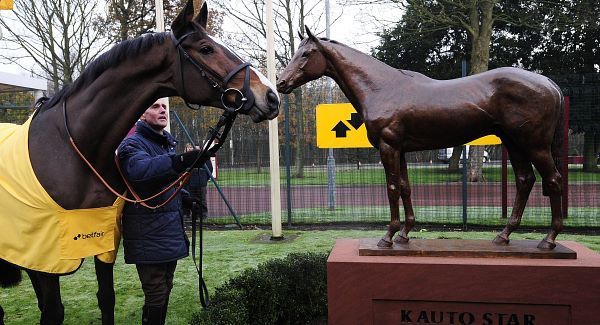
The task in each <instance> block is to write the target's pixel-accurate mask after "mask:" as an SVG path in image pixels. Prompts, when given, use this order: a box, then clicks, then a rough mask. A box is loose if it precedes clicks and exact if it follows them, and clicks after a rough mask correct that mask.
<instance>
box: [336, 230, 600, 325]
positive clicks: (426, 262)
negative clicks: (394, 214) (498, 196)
mask: <svg viewBox="0 0 600 325" xmlns="http://www.w3.org/2000/svg"><path fill="white" fill-rule="evenodd" d="M436 241H442V242H443V240H436ZM364 243H365V240H363V245H364ZM561 244H562V245H563V246H564V247H565V248H566V249H568V250H569V251H572V252H574V253H575V254H576V257H577V259H548V258H523V257H520V258H514V257H488V258H481V257H473V258H469V257H421V256H419V257H416V256H380V255H377V256H360V255H359V248H360V247H361V244H360V240H358V239H347V240H338V241H337V242H336V245H335V247H334V249H333V251H332V252H331V255H330V256H329V259H328V262H327V291H328V305H329V316H328V318H329V324H330V325H336V324H341V325H347V324H360V325H364V324H377V325H382V324H488V325H491V324H504V325H508V324H511V325H516V324H520V325H523V324H530V325H533V324H537V325H539V324H544V325H546V324H560V325H565V324H577V325H579V324H590V325H591V324H600V255H598V254H596V253H594V252H593V251H591V250H590V249H588V248H586V247H584V246H582V245H580V244H577V243H575V242H568V241H565V242H561ZM436 245H439V243H436ZM442 246H443V245H442ZM569 254H570V253H569Z"/></svg>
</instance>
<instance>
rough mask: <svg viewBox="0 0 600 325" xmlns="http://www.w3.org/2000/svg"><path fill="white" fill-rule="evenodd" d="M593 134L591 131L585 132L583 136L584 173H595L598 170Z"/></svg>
mask: <svg viewBox="0 0 600 325" xmlns="http://www.w3.org/2000/svg"><path fill="white" fill-rule="evenodd" d="M595 135H596V134H595V133H594V132H593V131H587V132H585V134H584V135H583V171H584V172H597V171H598V170H599V169H598V165H597V162H598V158H597V157H596V154H597V151H596V150H595V143H594V142H595Z"/></svg>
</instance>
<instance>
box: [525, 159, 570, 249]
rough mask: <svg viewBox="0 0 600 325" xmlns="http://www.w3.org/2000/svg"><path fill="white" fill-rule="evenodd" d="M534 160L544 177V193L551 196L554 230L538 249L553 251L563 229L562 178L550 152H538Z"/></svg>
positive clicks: (551, 230) (552, 229)
mask: <svg viewBox="0 0 600 325" xmlns="http://www.w3.org/2000/svg"><path fill="white" fill-rule="evenodd" d="M532 160H533V165H534V166H535V168H536V169H537V170H538V171H539V172H540V175H541V176H542V189H543V193H544V195H545V196H550V210H551V211H552V228H551V229H550V231H549V232H548V234H547V235H546V237H545V238H544V239H543V240H542V241H541V242H540V243H539V245H538V248H542V249H553V248H554V247H556V243H555V240H556V236H558V234H559V233H560V232H561V231H562V229H563V215H562V176H561V175H560V173H559V172H558V170H557V169H556V165H555V164H554V159H553V158H552V154H551V153H550V151H549V150H544V151H539V152H536V153H535V154H534V155H533V159H532Z"/></svg>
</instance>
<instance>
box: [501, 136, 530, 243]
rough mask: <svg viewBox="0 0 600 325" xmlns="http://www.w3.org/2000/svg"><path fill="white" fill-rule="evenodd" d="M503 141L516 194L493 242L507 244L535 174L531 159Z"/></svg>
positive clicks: (517, 222) (519, 216) (518, 219)
mask: <svg viewBox="0 0 600 325" xmlns="http://www.w3.org/2000/svg"><path fill="white" fill-rule="evenodd" d="M503 142H504V143H505V145H506V147H507V150H508V154H509V157H510V162H511V164H512V167H513V171H514V173H515V183H516V185H517V194H516V196H515V201H514V203H513V209H512V213H511V214H510V218H509V219H508V223H507V224H506V227H504V229H503V230H502V232H500V233H499V234H498V235H497V236H496V238H495V239H494V244H497V245H507V244H508V242H509V236H510V234H511V233H512V232H513V231H515V230H516V229H517V228H518V227H519V224H520V223H521V218H522V217H523V211H524V210H525V205H526V204H527V199H528V198H529V194H530V193H531V189H532V188H533V184H534V183H535V174H534V173H533V168H532V167H531V161H529V159H527V158H526V156H525V155H524V154H523V152H521V151H519V150H517V149H516V148H515V146H514V145H512V144H511V143H510V142H509V141H506V140H503Z"/></svg>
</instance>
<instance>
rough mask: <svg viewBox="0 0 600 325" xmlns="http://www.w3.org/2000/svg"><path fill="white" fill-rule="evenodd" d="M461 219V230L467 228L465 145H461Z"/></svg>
mask: <svg viewBox="0 0 600 325" xmlns="http://www.w3.org/2000/svg"><path fill="white" fill-rule="evenodd" d="M462 148H463V149H462V155H461V157H462V158H461V161H462V207H463V209H462V220H463V230H467V203H468V202H467V201H468V193H467V147H466V146H464V145H463V146H462Z"/></svg>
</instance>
